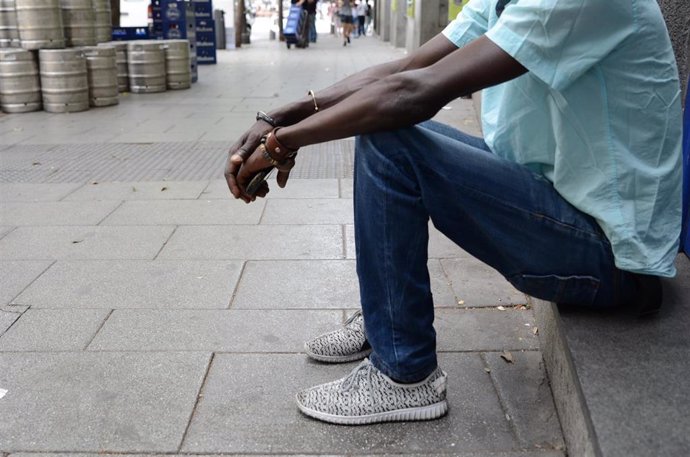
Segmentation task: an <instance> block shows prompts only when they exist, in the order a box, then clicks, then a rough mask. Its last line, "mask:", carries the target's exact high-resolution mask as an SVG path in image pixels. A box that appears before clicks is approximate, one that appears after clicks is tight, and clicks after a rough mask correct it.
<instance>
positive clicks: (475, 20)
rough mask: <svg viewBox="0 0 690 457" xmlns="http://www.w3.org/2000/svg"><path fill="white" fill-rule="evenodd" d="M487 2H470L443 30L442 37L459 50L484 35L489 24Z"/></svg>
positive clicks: (488, 3) (488, 6)
mask: <svg viewBox="0 0 690 457" xmlns="http://www.w3.org/2000/svg"><path fill="white" fill-rule="evenodd" d="M490 4H491V2H490V1H489V0H470V1H469V3H467V5H465V6H464V7H463V8H462V10H460V13H459V14H458V17H457V18H455V19H454V20H453V21H452V22H451V23H450V24H448V26H446V28H445V29H444V30H443V32H442V33H443V35H444V36H445V37H446V38H448V39H449V40H450V41H451V42H452V43H453V44H455V45H456V46H457V47H459V48H461V47H463V46H465V45H466V44H468V43H470V42H471V41H473V40H475V39H477V38H479V37H480V36H482V35H484V34H485V33H486V31H487V29H488V24H489V10H490Z"/></svg>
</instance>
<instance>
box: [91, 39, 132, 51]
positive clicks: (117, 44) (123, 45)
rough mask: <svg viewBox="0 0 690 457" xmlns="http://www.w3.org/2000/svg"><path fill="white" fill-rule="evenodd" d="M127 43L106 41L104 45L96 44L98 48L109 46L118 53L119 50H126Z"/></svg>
mask: <svg viewBox="0 0 690 457" xmlns="http://www.w3.org/2000/svg"><path fill="white" fill-rule="evenodd" d="M127 43H128V42H127V41H108V42H106V43H98V46H100V47H108V46H111V47H113V48H115V49H117V50H118V51H121V50H126V49H127Z"/></svg>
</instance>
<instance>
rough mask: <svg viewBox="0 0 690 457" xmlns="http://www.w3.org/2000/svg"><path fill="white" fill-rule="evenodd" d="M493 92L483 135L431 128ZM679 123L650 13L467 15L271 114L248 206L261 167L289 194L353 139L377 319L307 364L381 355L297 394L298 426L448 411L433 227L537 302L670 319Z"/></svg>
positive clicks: (254, 144)
mask: <svg viewBox="0 0 690 457" xmlns="http://www.w3.org/2000/svg"><path fill="white" fill-rule="evenodd" d="M633 6H634V7H633ZM573 11H576V12H577V14H573ZM482 89H483V99H482V102H483V106H482V114H483V115H482V127H483V132H484V138H476V137H473V136H470V135H467V134H465V133H462V132H460V131H458V130H455V129H453V128H451V127H449V126H446V125H443V124H439V123H436V122H430V121H428V120H429V119H430V118H431V117H433V116H434V115H435V114H436V113H437V112H438V111H439V110H440V109H441V108H442V107H443V106H445V105H446V104H447V103H449V102H450V101H452V100H453V99H455V98H457V97H460V96H463V95H467V94H471V93H474V92H476V91H478V90H482ZM680 127H681V106H680V84H679V81H678V70H677V67H676V63H675V58H674V55H673V51H672V48H671V42H670V39H669V37H668V33H667V31H666V27H665V25H664V20H663V18H662V16H661V12H660V10H659V6H658V4H657V2H655V1H652V0H649V1H638V2H634V4H632V3H631V2H630V1H629V0H588V1H584V2H583V1H582V0H559V1H557V2H537V1H521V0H520V1H513V2H510V1H508V0H470V1H469V3H467V5H466V6H465V7H464V8H463V9H462V11H461V13H460V14H459V15H458V17H457V18H456V19H455V20H454V21H452V22H451V23H450V24H449V25H448V26H447V27H446V28H445V30H444V31H443V32H442V33H441V34H439V35H438V36H436V37H434V38H432V39H431V40H430V41H429V42H427V43H426V44H424V45H423V46H421V47H420V48H419V49H417V50H416V51H414V52H412V53H410V54H409V55H408V56H406V57H404V58H402V59H400V60H397V61H393V62H390V63H386V64H382V65H378V66H375V67H372V68H369V69H367V70H364V71H362V72H360V73H357V74H354V75H351V76H349V77H348V78H346V79H344V80H343V81H341V82H340V83H336V84H335V85H333V86H331V87H329V88H326V89H323V90H320V91H318V92H314V91H309V95H307V96H305V97H304V98H303V99H300V100H297V101H296V102H294V103H291V104H288V105H286V106H283V107H281V108H277V109H275V110H273V111H271V112H270V113H268V114H266V113H263V112H262V113H259V115H258V116H257V122H256V123H255V124H254V125H253V126H252V127H251V128H250V130H248V131H247V132H246V133H245V134H244V135H242V137H241V138H240V139H239V140H238V141H237V142H236V143H235V144H234V145H233V146H232V148H231V149H230V158H229V160H228V165H227V168H226V178H227V181H228V186H229V188H230V191H231V192H232V195H233V196H234V197H235V198H241V199H243V200H244V201H245V202H251V201H252V200H254V199H255V198H256V197H257V196H258V197H264V196H265V195H266V193H267V192H268V186H267V184H265V182H264V183H263V184H262V185H261V186H260V187H259V189H258V192H257V194H256V195H251V194H250V193H248V192H247V186H248V184H249V183H250V181H251V180H253V179H254V178H255V176H256V175H257V173H259V172H261V171H262V170H266V169H268V168H271V167H273V166H276V167H277V168H278V170H279V172H278V177H277V181H278V185H279V186H281V187H284V186H285V185H286V183H287V180H288V178H289V173H290V169H291V168H292V166H293V165H294V161H295V158H296V153H297V151H298V149H299V148H301V147H303V146H307V145H310V144H315V143H321V142H324V141H330V140H335V139H339V138H347V137H351V136H356V137H357V139H356V146H355V165H354V174H355V179H354V182H355V185H354V208H355V227H354V233H355V242H356V252H357V275H358V278H359V285H360V301H361V306H362V308H361V312H357V313H355V314H354V315H353V316H352V317H351V318H350V319H349V320H348V321H347V322H346V323H345V325H344V326H343V327H341V328H339V329H336V330H334V331H333V332H329V333H327V334H324V335H322V336H320V337H317V338H315V339H312V340H310V341H308V342H307V344H306V352H307V354H308V355H309V356H310V357H312V358H314V359H317V360H322V361H326V362H345V361H352V360H358V359H362V358H364V357H367V358H366V359H364V360H363V361H362V362H361V363H360V364H359V365H358V366H357V367H356V368H355V369H354V370H353V371H352V372H351V373H350V374H349V375H348V376H347V377H345V378H343V379H341V380H338V381H336V382H331V383H326V384H322V385H318V386H315V387H312V388H309V389H306V390H304V391H302V392H299V393H298V394H297V397H296V401H297V406H298V408H299V409H300V411H302V412H303V413H304V414H306V415H309V416H311V417H314V418H316V419H319V420H322V421H326V422H333V423H340V424H368V423H371V422H383V421H398V420H403V421H409V420H427V419H435V418H438V417H441V416H443V415H444V414H445V413H446V412H447V410H448V403H447V400H446V381H447V375H446V373H445V372H444V371H443V370H442V369H441V367H440V366H439V365H438V361H437V355H436V333H435V331H434V326H433V322H434V303H433V300H432V295H431V291H430V280H429V272H428V270H427V244H428V220H429V219H431V220H432V221H433V223H434V225H435V226H436V227H437V228H438V229H439V230H440V231H441V232H443V233H444V234H445V235H446V236H447V237H449V238H450V239H451V240H453V241H454V242H455V243H457V244H458V245H459V246H460V247H462V248H463V249H464V250H466V251H467V252H469V253H470V254H472V255H473V256H475V257H476V258H478V259H479V260H481V261H483V262H485V263H487V264H488V265H490V266H491V267H493V268H495V269H496V270H498V271H499V272H501V273H502V274H503V275H504V276H505V277H506V278H507V279H508V280H509V281H510V282H511V283H512V284H513V285H514V286H515V287H516V288H517V289H519V290H521V291H522V292H524V293H527V294H530V295H532V296H534V297H538V298H541V299H544V300H550V301H554V302H557V303H566V304H571V305H577V306H583V307H591V308H597V309H611V308H613V307H625V308H629V309H634V310H637V312H639V313H650V312H654V311H655V310H657V309H658V307H659V306H660V303H661V281H660V278H661V277H672V276H674V275H675V273H676V271H675V266H674V260H675V257H676V255H677V253H678V246H679V235H680V228H681V201H680V200H681V186H682V166H681V131H680ZM267 280H269V281H270V278H267ZM292 280H294V281H300V278H299V277H295V278H292ZM457 337H458V338H462V337H463V336H462V335H457Z"/></svg>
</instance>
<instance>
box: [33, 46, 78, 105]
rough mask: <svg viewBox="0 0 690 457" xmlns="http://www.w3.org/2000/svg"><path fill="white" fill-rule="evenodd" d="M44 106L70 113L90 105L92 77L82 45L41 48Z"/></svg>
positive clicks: (39, 57)
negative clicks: (62, 47) (89, 78)
mask: <svg viewBox="0 0 690 457" xmlns="http://www.w3.org/2000/svg"><path fill="white" fill-rule="evenodd" d="M38 60H39V67H40V69H41V91H42V92H43V109H45V110H46V111H48V112H51V113H71V112H77V111H85V110H87V109H89V80H88V77H87V74H86V58H85V57H84V51H82V50H81V49H78V48H77V49H74V48H72V49H41V50H40V51H39V53H38Z"/></svg>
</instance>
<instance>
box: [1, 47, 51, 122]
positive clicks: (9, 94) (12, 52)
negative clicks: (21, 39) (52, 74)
mask: <svg viewBox="0 0 690 457" xmlns="http://www.w3.org/2000/svg"><path fill="white" fill-rule="evenodd" d="M0 108H2V110H3V111H4V112H6V113H26V112H29V111H38V110H40V109H41V83H40V80H39V77H38V64H37V62H36V53H34V52H31V51H26V50H24V49H0Z"/></svg>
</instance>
